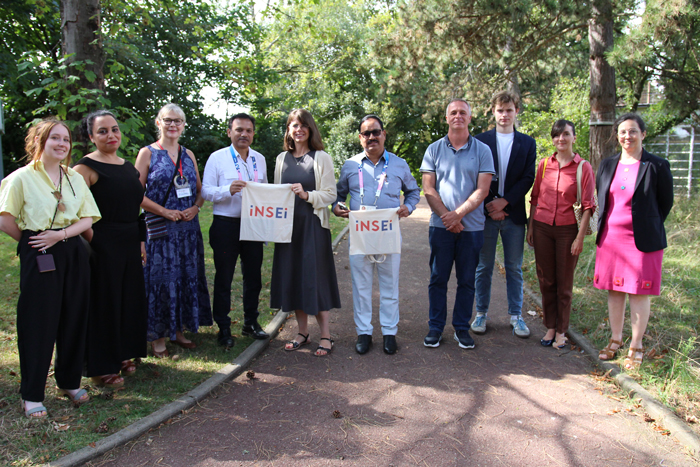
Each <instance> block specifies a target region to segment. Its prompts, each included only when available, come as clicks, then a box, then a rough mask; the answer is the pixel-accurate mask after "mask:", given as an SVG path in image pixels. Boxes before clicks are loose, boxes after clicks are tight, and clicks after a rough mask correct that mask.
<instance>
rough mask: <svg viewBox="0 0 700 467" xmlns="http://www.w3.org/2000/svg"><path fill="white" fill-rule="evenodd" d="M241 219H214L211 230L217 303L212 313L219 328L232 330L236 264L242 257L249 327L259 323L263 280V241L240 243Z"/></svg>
mask: <svg viewBox="0 0 700 467" xmlns="http://www.w3.org/2000/svg"><path fill="white" fill-rule="evenodd" d="M240 233H241V220H240V219H239V218H235V217H226V216H218V215H215V216H214V220H213V221H212V223H211V228H210V229H209V245H211V248H212V250H214V267H215V268H216V273H215V274H214V301H213V302H214V303H213V306H212V311H213V314H214V321H216V324H217V325H218V326H219V329H228V328H230V327H231V318H230V317H229V315H228V314H229V311H231V281H233V273H234V272H235V270H236V261H237V260H238V257H239V256H240V258H241V268H242V271H243V316H244V323H245V324H246V325H253V324H255V323H256V322H257V321H258V303H259V300H260V290H261V289H262V280H261V278H260V268H261V266H262V260H263V244H262V242H247V241H241V240H239V239H240Z"/></svg>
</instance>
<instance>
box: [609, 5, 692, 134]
mask: <svg viewBox="0 0 700 467" xmlns="http://www.w3.org/2000/svg"><path fill="white" fill-rule="evenodd" d="M609 60H610V62H611V63H612V64H613V65H614V66H616V67H618V68H620V69H622V70H627V75H628V76H630V75H636V76H637V77H638V78H637V81H640V80H641V78H643V79H645V80H646V79H650V80H652V81H653V82H655V83H657V84H658V85H659V87H661V88H662V89H663V92H664V95H665V103H664V106H663V109H657V110H662V111H663V113H664V114H666V117H663V116H659V117H658V118H656V120H657V121H658V122H663V124H660V125H659V126H658V127H657V130H656V131H657V132H658V133H663V132H664V131H666V130H667V129H668V128H670V127H671V126H673V125H674V124H678V123H680V122H682V121H683V120H685V119H686V118H688V117H691V118H693V119H694V120H695V122H700V117H699V116H698V110H700V1H698V0H675V1H661V0H649V1H647V2H645V10H644V13H643V14H642V15H641V18H640V21H639V23H638V24H636V25H635V26H633V27H631V28H630V30H629V32H628V34H625V35H623V36H621V37H620V38H619V39H618V40H617V42H616V44H615V49H614V50H613V52H612V53H611V54H610V55H609ZM639 77H641V78H639ZM630 81H633V79H632V80H630ZM645 82H646V81H644V83H645ZM633 103H634V101H632V104H633Z"/></svg>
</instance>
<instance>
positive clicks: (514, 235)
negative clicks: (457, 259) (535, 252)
mask: <svg viewBox="0 0 700 467" xmlns="http://www.w3.org/2000/svg"><path fill="white" fill-rule="evenodd" d="M499 232H500V233H501V242H502V243H503V262H504V266H505V268H506V293H507V297H508V314H509V315H511V316H518V315H520V314H521V313H522V309H523V271H522V269H521V268H522V265H523V249H524V247H525V225H516V224H514V223H513V221H512V220H510V219H509V218H508V217H506V218H505V219H504V220H502V221H494V220H493V219H489V218H487V219H486V224H485V225H484V246H483V248H481V253H480V254H479V266H478V267H477V268H476V312H477V313H486V312H488V311H489V303H490V302H491V277H492V276H493V263H494V262H495V259H496V244H497V243H498V233H499Z"/></svg>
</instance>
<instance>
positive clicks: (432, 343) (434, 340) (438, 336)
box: [423, 331, 442, 347]
mask: <svg viewBox="0 0 700 467" xmlns="http://www.w3.org/2000/svg"><path fill="white" fill-rule="evenodd" d="M441 340H442V333H441V332H438V331H429V332H428V335H427V336H425V339H423V345H424V346H426V347H439V346H440V341H441Z"/></svg>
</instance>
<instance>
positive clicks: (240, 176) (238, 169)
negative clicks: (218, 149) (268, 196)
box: [228, 144, 258, 182]
mask: <svg viewBox="0 0 700 467" xmlns="http://www.w3.org/2000/svg"><path fill="white" fill-rule="evenodd" d="M228 149H229V151H231V158H232V159H233V164H234V165H235V166H236V172H238V180H244V178H243V174H242V173H241V167H240V165H238V157H237V156H236V151H234V150H233V144H232V145H231V146H229V148H228ZM250 157H251V159H252V162H253V181H254V182H257V181H258V164H257V163H256V162H255V156H253V155H252V154H251V155H250ZM243 163H244V164H245V162H243ZM246 173H247V174H248V179H249V180H250V173H249V172H248V168H247V166H246ZM244 181H245V180H244Z"/></svg>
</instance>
